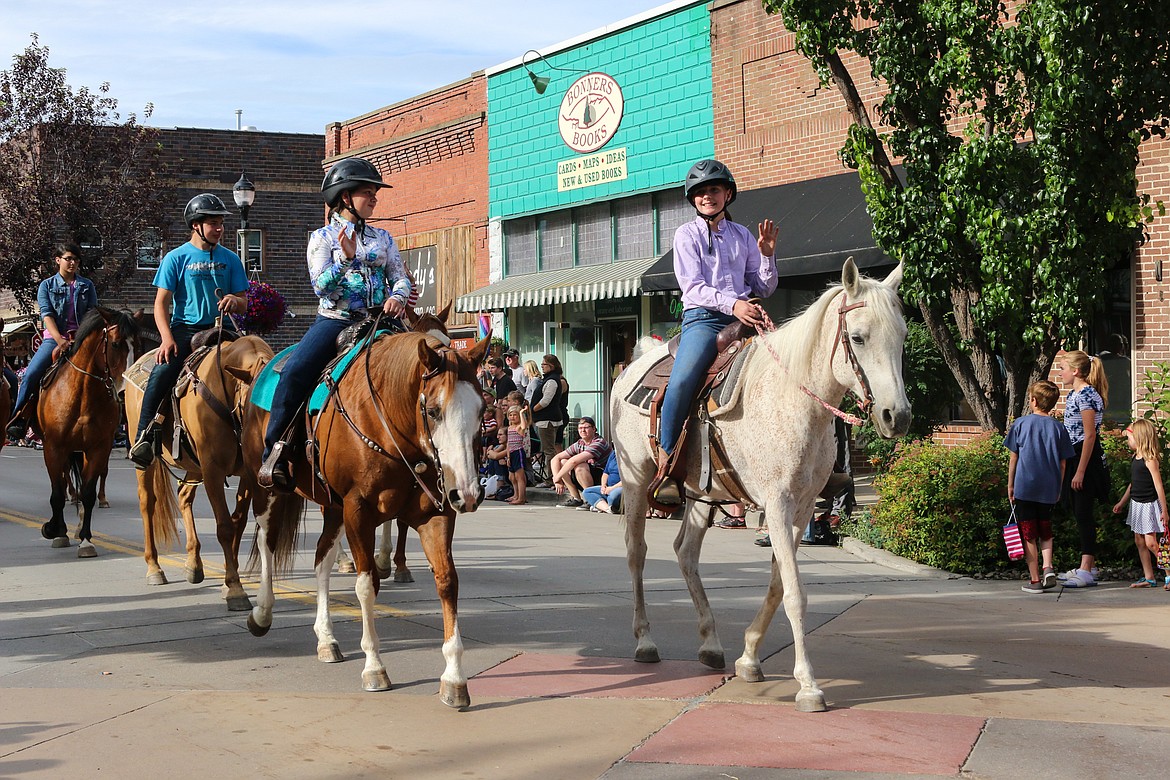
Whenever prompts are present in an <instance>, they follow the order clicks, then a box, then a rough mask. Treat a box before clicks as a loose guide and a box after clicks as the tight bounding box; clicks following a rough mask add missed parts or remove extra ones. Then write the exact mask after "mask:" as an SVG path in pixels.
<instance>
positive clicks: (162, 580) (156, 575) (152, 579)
mask: <svg viewBox="0 0 1170 780" xmlns="http://www.w3.org/2000/svg"><path fill="white" fill-rule="evenodd" d="M146 584H147V585H166V584H167V575H166V574H164V573H163V571H162V569H159V570H158V571H156V572H151V573H150V574H147V575H146Z"/></svg>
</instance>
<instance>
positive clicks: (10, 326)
mask: <svg viewBox="0 0 1170 780" xmlns="http://www.w3.org/2000/svg"><path fill="white" fill-rule="evenodd" d="M36 330H37V325H36V323H35V322H32V321H31V320H25V321H24V322H6V323H4V336H5V337H8V336H12V335H15V334H17V333H21V332H22V331H28V332H29V333H36Z"/></svg>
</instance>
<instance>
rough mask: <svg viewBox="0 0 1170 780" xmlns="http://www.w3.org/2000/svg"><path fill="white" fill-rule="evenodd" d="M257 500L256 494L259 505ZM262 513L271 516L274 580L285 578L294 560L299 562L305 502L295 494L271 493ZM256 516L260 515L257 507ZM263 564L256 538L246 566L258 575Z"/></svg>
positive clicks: (270, 542) (270, 531)
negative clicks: (257, 569)
mask: <svg viewBox="0 0 1170 780" xmlns="http://www.w3.org/2000/svg"><path fill="white" fill-rule="evenodd" d="M257 498H258V496H257V494H255V493H254V494H253V496H252V501H253V502H255V501H256V499H257ZM261 511H264V512H266V513H267V515H268V523H267V528H268V532H267V536H268V543H269V545H271V547H272V558H273V562H272V567H273V572H272V576H273V578H274V579H275V578H278V577H283V576H285V575H287V574H288V573H289V572H291V571H292V565H293V560H294V559H295V558H296V553H297V543H298V541H299V538H300V529H301V519H302V517H303V516H304V512H305V499H304V498H302V497H301V496H300V495H299V494H295V493H294V494H284V493H269V494H268V507H267V509H265V510H261ZM253 512H255V513H256V514H259V512H258V511H257V510H256V507H255V503H253ZM259 563H260V550H259V549H258V548H257V547H256V538H255V537H253V539H252V550H251V552H249V553H248V562H247V563H246V564H245V565H244V570H245V571H248V572H255V571H256V567H257V566H258V565H259Z"/></svg>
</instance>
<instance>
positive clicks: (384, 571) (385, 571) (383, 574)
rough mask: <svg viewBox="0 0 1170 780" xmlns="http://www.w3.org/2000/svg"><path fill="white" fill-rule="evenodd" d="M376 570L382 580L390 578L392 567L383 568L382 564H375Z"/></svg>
mask: <svg viewBox="0 0 1170 780" xmlns="http://www.w3.org/2000/svg"><path fill="white" fill-rule="evenodd" d="M374 570H375V571H376V572H378V579H380V580H387V579H390V572H391V570H390V569H383V568H382V567H381V566H378V565H377V564H374Z"/></svg>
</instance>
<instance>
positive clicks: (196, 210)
mask: <svg viewBox="0 0 1170 780" xmlns="http://www.w3.org/2000/svg"><path fill="white" fill-rule="evenodd" d="M229 214H231V212H230V211H228V209H227V206H225V205H223V201H222V200H220V199H219V198H217V197H216V196H215V195H212V194H211V193H210V192H205V193H203V194H202V195H196V196H195V197H194V198H191V200H189V201H187V207H186V208H184V209H183V221H184V222H186V223H187V227H189V228H194V227H195V223H196V222H202V221H203V220H204V219H206V218H207V217H226V216H227V215H229Z"/></svg>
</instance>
